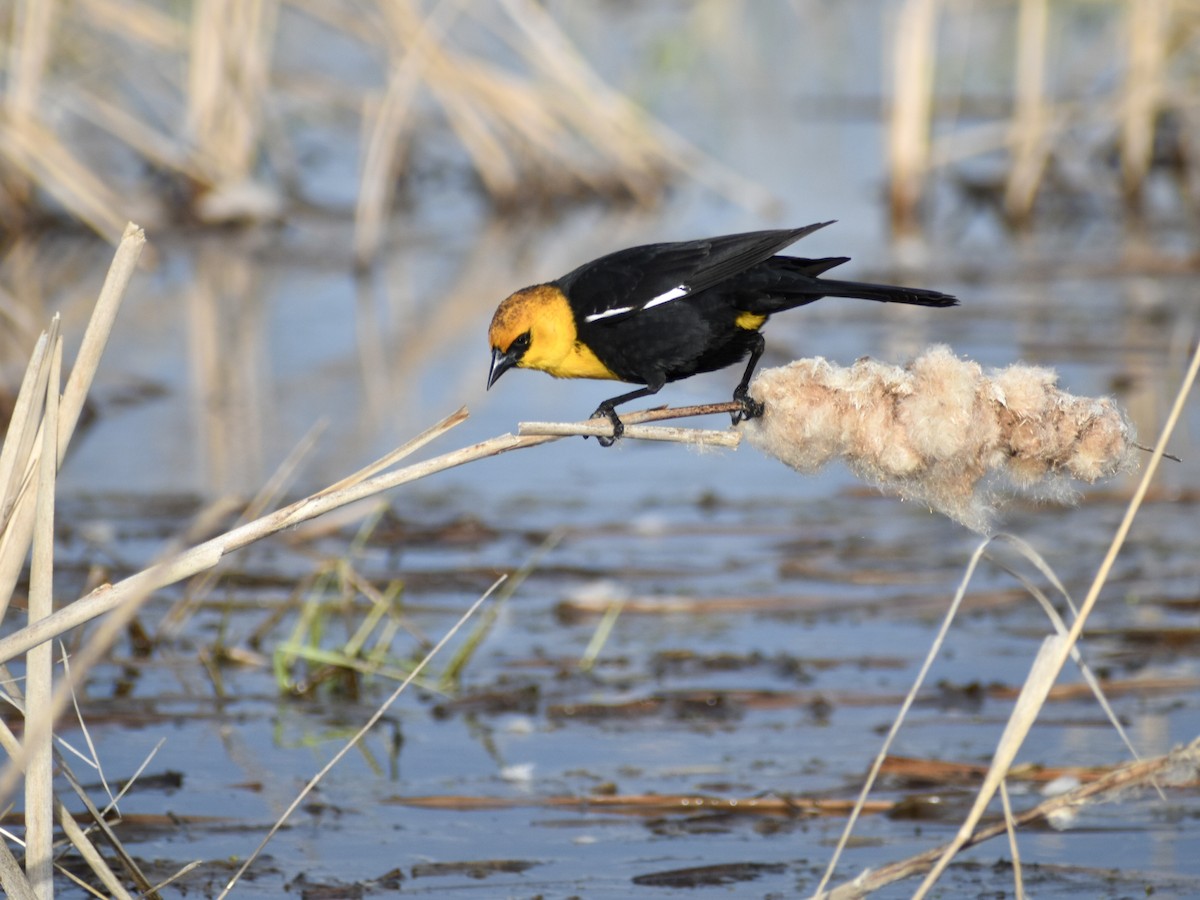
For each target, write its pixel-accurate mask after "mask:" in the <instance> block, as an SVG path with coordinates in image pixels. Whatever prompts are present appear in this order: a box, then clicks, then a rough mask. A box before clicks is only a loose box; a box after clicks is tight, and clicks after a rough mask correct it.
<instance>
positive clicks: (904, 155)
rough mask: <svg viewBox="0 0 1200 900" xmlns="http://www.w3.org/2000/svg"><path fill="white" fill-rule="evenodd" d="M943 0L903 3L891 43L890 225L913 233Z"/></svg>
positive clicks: (926, 155)
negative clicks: (939, 9) (940, 1)
mask: <svg viewBox="0 0 1200 900" xmlns="http://www.w3.org/2000/svg"><path fill="white" fill-rule="evenodd" d="M938 6H939V0H905V2H904V6H903V7H902V8H901V10H900V13H899V21H898V22H897V23H896V31H895V38H894V39H893V41H892V90H893V96H892V108H891V113H890V115H889V117H888V133H887V134H888V137H887V151H888V185H889V188H888V190H889V200H890V205H891V218H892V226H893V227H894V228H896V229H897V230H899V231H905V230H911V229H912V227H913V226H914V225H915V224H916V220H917V206H918V204H919V203H920V201H921V194H922V192H923V191H924V185H925V176H926V174H927V173H928V171H929V143H930V130H931V129H932V127H933V123H932V117H933V113H932V110H933V82H934V65H935V58H936V51H935V49H934V48H935V44H936V41H937V20H938Z"/></svg>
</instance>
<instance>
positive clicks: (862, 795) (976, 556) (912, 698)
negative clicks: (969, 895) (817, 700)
mask: <svg viewBox="0 0 1200 900" xmlns="http://www.w3.org/2000/svg"><path fill="white" fill-rule="evenodd" d="M988 543H989V541H983V542H982V543H981V544H980V545H979V546H978V547H976V548H975V552H974V553H972V554H971V559H970V561H969V562H968V563H967V568H966V571H965V572H963V577H962V578H961V579H960V580H959V583H958V590H956V591H955V592H954V599H953V600H952V601H951V602H950V608H949V609H947V610H946V614H945V615H944V616H943V617H942V624H941V626H940V627H939V628H938V630H937V634H935V635H934V637H933V642H932V644H930V647H929V652H928V653H926V654H925V659H924V660H923V661H922V663H921V668H920V669H919V670H918V671H917V675H916V677H915V678H914V679H913V683H912V686H911V687H909V689H908V693H907V694H906V695H905V697H904V702H903V703H901V704H900V709H899V711H898V712H897V713H896V716H895V718H894V719H893V720H892V724H891V726H890V727H889V728H888V733H887V736H886V737H884V739H883V744H882V745H880V748H879V750H878V751H877V752H876V754H875V759H874V760H872V762H871V768H870V770H869V771H868V772H867V777H866V779H865V780H864V781H863V786H862V788H861V789H860V790H859V794H858V798H857V800H856V801H855V803H854V808H853V809H852V810H851V811H850V815H849V817H848V818H847V819H846V825H845V827H844V828H843V829H842V833H841V836H840V837H839V838H838V842H837V844H836V845H835V846H834V848H833V854H832V855H831V856H830V858H829V863H828V864H827V865H826V866H825V872H824V873H823V874H822V876H821V880H820V882H819V883H818V884H817V889H816V891H814V895H817V896H820V895H821V894H822V892H823V891H824V890H825V888H826V886H827V885H828V884H829V882H830V880H832V878H833V873H834V872H835V871H836V870H837V864H838V861H839V860H840V859H841V857H842V853H844V852H845V849H846V847H847V846H848V845H849V843H850V836H851V835H852V834H853V833H854V826H855V824H857V822H858V819H859V816H860V815H861V814H862V812H863V810H864V809H865V808H866V806H867V797H869V796H870V794H871V789H872V788H873V787H875V782H876V780H877V779H878V778H879V771H880V769H882V768H883V764H884V762H885V761H886V760H887V758H888V753H889V751H890V750H891V747H892V744H893V743H894V742H895V740H896V736H897V735H898V734H899V733H900V726H901V725H903V724H904V720H905V718H907V716H908V711H909V710H910V709H912V705H913V704H914V703H915V702H916V700H917V695H918V694H919V693H920V690H921V687H922V686H923V685H924V684H925V679H926V677H927V676H928V675H929V670H930V669H931V668H933V663H934V660H936V659H937V657H938V654H939V653H940V652H941V648H942V646H943V645H944V644H945V641H946V635H947V634H949V633H950V626H951V625H952V624H953V623H954V619H955V618H956V617H957V616H958V611H959V609H960V608H961V607H962V603H963V600H964V599H965V598H966V596H967V586H968V585H969V584H970V583H971V579H972V578H973V577H974V575H975V569H976V568H978V566H979V561H980V560H981V559H982V558H983V552H984V550H985V549H986V548H987V545H988Z"/></svg>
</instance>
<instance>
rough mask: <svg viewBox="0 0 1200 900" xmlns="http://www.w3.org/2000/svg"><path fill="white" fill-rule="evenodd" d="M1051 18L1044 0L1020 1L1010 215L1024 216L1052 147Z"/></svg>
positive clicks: (1007, 194)
mask: <svg viewBox="0 0 1200 900" xmlns="http://www.w3.org/2000/svg"><path fill="white" fill-rule="evenodd" d="M1049 19H1050V9H1049V4H1048V0H1020V4H1019V6H1018V8H1017V58H1016V62H1015V63H1014V66H1013V72H1014V80H1015V82H1016V83H1015V84H1014V85H1013V94H1014V96H1015V97H1016V109H1015V110H1014V111H1013V118H1012V122H1011V128H1012V134H1011V136H1010V143H1011V147H1012V150H1011V155H1010V162H1009V168H1008V178H1007V182H1006V184H1005V187H1004V209H1005V212H1006V213H1007V214H1008V215H1009V216H1010V217H1011V218H1013V219H1017V220H1019V219H1023V218H1025V217H1027V216H1028V215H1029V211H1030V209H1031V208H1032V207H1033V199H1034V197H1035V195H1036V193H1037V188H1038V184H1039V183H1040V182H1041V180H1042V173H1043V171H1044V170H1045V167H1046V161H1047V159H1048V157H1049V152H1050V141H1049V138H1048V133H1047V132H1048V128H1049V123H1050V121H1051V118H1050V114H1049V107H1048V104H1047V103H1046V98H1045V90H1046V33H1047V30H1048V25H1049Z"/></svg>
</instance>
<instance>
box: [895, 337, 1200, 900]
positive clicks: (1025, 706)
mask: <svg viewBox="0 0 1200 900" xmlns="http://www.w3.org/2000/svg"><path fill="white" fill-rule="evenodd" d="M1198 372H1200V344H1197V346H1196V348H1195V350H1194V351H1193V353H1192V361H1191V364H1190V365H1189V367H1188V370H1187V373H1186V374H1185V375H1184V378H1183V383H1182V384H1181V385H1180V388H1179V392H1178V394H1177V395H1176V397H1175V402H1174V404H1173V405H1172V407H1171V412H1170V414H1169V415H1168V416H1167V421H1166V422H1165V423H1164V425H1163V428H1162V432H1161V433H1160V434H1159V438H1158V442H1157V443H1156V444H1155V446H1154V451H1153V453H1151V454H1150V460H1149V462H1148V463H1147V464H1146V469H1145V471H1144V472H1143V473H1142V479H1141V481H1140V482H1139V484H1138V487H1137V490H1136V491H1135V492H1134V495H1133V498H1132V499H1131V500H1130V501H1129V505H1128V507H1127V508H1126V510H1125V515H1124V517H1123V518H1122V519H1121V524H1120V525H1119V526H1118V528H1117V531H1116V533H1115V534H1114V535H1113V539H1112V543H1111V544H1110V545H1109V548H1108V552H1107V553H1106V554H1105V556H1104V559H1103V560H1102V562H1101V563H1100V567H1099V569H1098V570H1097V572H1096V577H1095V578H1094V579H1093V580H1092V584H1091V587H1090V588H1089V589H1088V593H1087V596H1086V597H1085V598H1084V600H1083V603H1082V604H1081V606H1080V608H1079V614H1078V615H1077V616H1076V617H1075V621H1073V622H1072V623H1071V629H1070V631H1069V632H1068V633H1067V634H1066V635H1054V636H1052V637H1049V638H1047V639H1046V642H1045V643H1044V644H1043V645H1042V651H1041V652H1040V653H1039V654H1038V658H1037V660H1035V663H1034V666H1033V667H1032V668H1031V670H1030V674H1029V678H1028V679H1027V681H1026V688H1024V689H1022V695H1021V698H1018V700H1017V704H1016V708H1015V709H1014V710H1013V712H1012V716H1011V718H1010V719H1009V724H1008V725H1007V726H1006V727H1005V732H1004V737H1003V738H1002V739H1001V741H1000V743H999V745H998V746H997V748H996V753H995V755H994V756H993V758H992V764H991V766H990V768H989V777H988V778H987V779H986V780H985V782H984V786H983V787H982V788H980V791H979V794H978V795H977V797H976V800H975V804H974V806H973V807H972V809H971V811H970V813H969V814H968V816H967V819H966V821H965V822H964V823H963V825H962V827H961V828H960V829H959V832H958V834H957V835H956V836H955V839H954V840H953V841H952V842H951V843H950V844H949V845H948V846H947V847H946V850H945V852H944V853H943V855H942V856H941V858H940V859H938V861H937V864H936V865H935V866H934V867H933V869H932V870H931V871H930V872H929V874H928V876H926V878H925V881H924V882H923V883H922V885H921V887H920V889H919V890H918V892H917V894H916V895H915V897H917V898H920V897H923V896H925V895H926V894H927V893H928V891H929V890H930V889H931V888H932V886H933V884H934V883H935V882H936V881H937V879H938V877H939V876H940V875H941V873H942V872H943V871H945V868H946V866H948V865H949V864H950V860H951V859H952V858H953V857H954V855H955V853H957V852H958V850H959V849H960V848H961V847H963V846H964V845H965V844H966V842H967V841H968V840H969V838H970V835H971V833H972V832H973V831H974V829H975V827H976V825H977V824H978V822H979V820H980V818H982V816H983V813H984V811H985V810H986V809H987V806H988V804H989V803H990V802H991V799H992V795H993V793H994V791H995V786H996V784H997V783H998V782H999V780H1000V778H1002V777H1003V776H1004V774H1005V773H1006V772H1007V771H1008V769H1009V768H1010V767H1011V766H1012V763H1013V760H1014V759H1015V758H1016V754H1017V751H1018V750H1019V749H1020V747H1021V744H1022V743H1023V742H1024V739H1025V736H1026V735H1027V734H1028V733H1029V728H1030V726H1032V724H1033V720H1034V718H1036V716H1037V713H1038V712H1039V711H1040V703H1038V704H1037V708H1033V704H1034V701H1035V700H1036V699H1037V698H1039V697H1040V698H1041V701H1044V699H1045V695H1046V694H1047V693H1048V692H1049V690H1050V688H1051V687H1052V686H1053V684H1054V681H1055V680H1056V679H1057V678H1058V675H1059V673H1061V671H1062V667H1063V666H1064V665H1065V664H1066V661H1067V659H1068V658H1069V657H1070V655H1071V652H1072V650H1073V649H1074V648H1075V646H1076V645H1077V644H1078V642H1079V637H1080V635H1081V634H1082V633H1083V628H1084V625H1085V624H1086V622H1087V618H1088V616H1089V615H1090V614H1091V612H1092V609H1094V608H1095V605H1096V601H1097V599H1098V598H1099V596H1100V591H1101V589H1102V588H1103V587H1104V585H1105V583H1106V582H1107V580H1108V573H1109V572H1110V571H1111V569H1112V566H1113V563H1114V562H1115V561H1116V558H1117V554H1118V553H1119V552H1120V551H1121V547H1122V546H1123V545H1124V543H1125V538H1126V537H1128V535H1129V531H1130V529H1131V528H1132V527H1133V520H1134V517H1135V516H1136V515H1137V512H1138V510H1139V509H1140V508H1141V504H1142V500H1143V499H1144V498H1145V496H1146V491H1147V490H1148V489H1149V487H1150V482H1151V480H1152V479H1153V478H1154V474H1155V472H1157V471H1158V464H1159V462H1160V461H1161V460H1162V457H1163V453H1164V451H1165V450H1166V446H1167V441H1168V440H1170V437H1171V434H1172V433H1173V432H1174V430H1175V426H1176V424H1177V423H1178V422H1179V418H1180V416H1181V415H1182V414H1183V408H1184V404H1185V403H1186V402H1187V398H1188V395H1189V394H1190V393H1191V390H1192V386H1193V385H1194V384H1195V381H1196V376H1197V373H1198ZM1043 684H1044V686H1043ZM1022 698H1023V699H1024V702H1022Z"/></svg>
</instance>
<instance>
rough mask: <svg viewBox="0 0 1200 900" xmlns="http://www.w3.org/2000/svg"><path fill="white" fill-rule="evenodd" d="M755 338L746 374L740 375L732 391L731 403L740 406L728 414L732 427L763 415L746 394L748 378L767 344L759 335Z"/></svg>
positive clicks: (760, 406)
mask: <svg viewBox="0 0 1200 900" xmlns="http://www.w3.org/2000/svg"><path fill="white" fill-rule="evenodd" d="M755 337H756V338H757V339H758V340H757V341H756V342H755V344H754V347H753V348H752V349H751V350H750V362H748V363H746V372H745V374H744V375H742V380H741V381H740V382H739V383H738V386H737V387H735V388H734V389H733V401H734V402H735V403H740V404H741V405H742V408H741V409H739V410H737V411H736V412H732V413H730V414H729V415H730V417H731V418H732V419H733V424H734V425H736V424H737V423H738V422H740V421H742V419H757V418H758V417H759V416H761V415H762V414H763V405H762V404H761V403H759V402H758V401H757V400H755V399H754V398H753V397H751V396H750V395H749V393H748V392H749V390H750V376H751V375H753V374H754V368H755V366H757V365H758V360H759V359H760V358H761V357H762V355H763V350H765V349H766V346H767V342H766V341H765V340H764V339H763V336H762V335H761V334H756V335H755Z"/></svg>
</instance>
